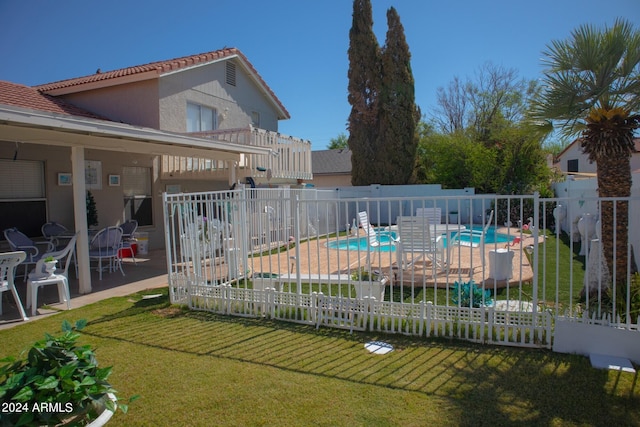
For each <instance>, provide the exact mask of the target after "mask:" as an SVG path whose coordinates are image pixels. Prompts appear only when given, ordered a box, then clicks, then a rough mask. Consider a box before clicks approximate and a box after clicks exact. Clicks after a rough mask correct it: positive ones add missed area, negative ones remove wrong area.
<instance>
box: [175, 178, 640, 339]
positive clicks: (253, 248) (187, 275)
mask: <svg viewBox="0 0 640 427" xmlns="http://www.w3.org/2000/svg"><path fill="white" fill-rule="evenodd" d="M607 201H612V199H595V200H589V201H588V202H589V205H590V206H595V209H596V210H595V211H594V212H586V211H585V212H574V211H571V212H567V210H566V208H565V207H566V206H574V205H575V200H571V199H569V198H554V199H542V198H540V197H538V195H530V196H498V195H473V194H466V195H456V196H440V197H438V196H429V197H380V198H375V197H371V198H351V197H344V196H343V195H341V194H340V192H338V191H331V190H326V191H325V190H316V189H288V188H284V189H282V188H278V189H255V188H254V189H238V190H233V191H223V192H207V193H190V194H165V196H164V204H165V230H166V247H167V262H168V269H169V272H170V273H169V286H170V295H171V301H172V302H174V303H180V304H186V305H188V306H189V307H190V308H192V309H195V310H206V311H212V312H216V313H224V314H228V315H236V316H252V317H268V318H272V319H280V320H286V321H291V322H300V323H306V324H310V325H316V326H318V327H320V326H331V327H340V328H348V329H350V330H372V331H380V332H394V333H403V334H411V335H419V336H425V337H432V336H443V337H457V338H462V339H466V340H471V341H475V342H483V343H491V344H501V345H517V346H528V347H547V348H551V346H552V342H553V338H554V325H555V323H556V322H557V321H558V319H562V320H571V321H579V322H583V323H585V322H586V323H589V324H597V325H608V326H611V327H615V328H617V329H625V330H630V331H637V330H638V326H637V324H638V313H637V312H634V306H633V305H631V304H629V303H628V301H630V300H632V299H633V298H634V295H633V293H634V292H638V288H640V284H638V285H637V286H636V288H632V287H631V286H630V285H629V286H627V287H626V288H625V289H620V288H617V287H615V286H610V285H609V284H610V283H611V281H612V280H613V283H616V281H618V282H619V280H617V279H618V277H616V274H619V273H617V272H615V271H614V272H608V271H607V268H606V263H604V261H603V254H602V250H601V245H600V244H599V241H598V240H597V239H596V237H597V236H596V233H597V230H596V229H595V227H598V230H599V229H600V228H599V227H600V226H599V224H598V223H596V222H595V221H592V219H594V218H595V219H597V218H598V214H599V213H600V212H601V211H602V208H603V203H606V202H607ZM617 202H625V203H626V204H629V206H630V209H629V211H630V212H634V211H635V212H637V211H638V208H640V200H638V199H637V198H636V199H620V200H617ZM582 203H584V200H583V201H582ZM580 206H582V205H580ZM614 206H615V208H614V209H615V210H616V211H615V213H617V210H618V209H620V208H619V206H623V205H622V204H620V203H616V204H615V205H614ZM574 210H575V209H574ZM424 211H429V212H431V214H433V213H434V212H435V213H437V215H439V216H440V218H439V221H438V218H437V216H436V217H431V218H430V221H429V224H430V226H431V227H433V228H432V230H433V233H431V235H430V236H429V235H428V234H427V236H424V235H422V238H424V239H428V238H429V239H432V240H438V241H440V240H442V242H445V243H443V247H444V249H443V250H441V251H440V252H438V251H436V252H434V253H435V256H436V257H437V256H440V257H441V259H440V261H442V266H440V263H439V262H437V261H439V260H438V259H437V258H434V257H433V256H431V257H430V256H429V255H430V254H429V253H408V252H407V251H406V250H404V249H406V248H403V246H402V242H403V238H404V239H406V238H407V236H404V237H403V236H401V235H398V234H399V233H398V232H399V231H400V230H398V228H397V224H398V219H399V218H405V217H414V218H415V217H416V214H417V213H418V212H424ZM359 212H366V213H367V216H368V220H369V222H370V224H371V226H372V227H373V229H374V230H375V233H376V235H375V236H365V235H364V233H363V231H364V230H363V228H362V227H361V226H360V223H359V220H358V218H359V216H358V213H359ZM592 217H593V218H592ZM586 219H588V221H587V220H586ZM420 221H426V220H424V219H420ZM614 221H615V222H617V221H616V220H615V216H614ZM434 222H440V224H439V225H437V226H436V224H433V223H434ZM592 223H593V224H592ZM629 226H630V227H632V228H633V227H638V221H637V218H635V219H634V218H633V216H632V215H630V216H629ZM472 230H473V231H472ZM613 230H614V232H613V236H612V237H613V239H614V242H617V241H618V239H621V238H624V237H623V236H622V235H620V233H619V232H618V231H616V230H618V227H617V224H616V223H614V226H613ZM472 232H473V233H474V235H475V236H474V238H475V239H479V238H480V236H483V238H484V239H485V240H484V241H483V242H480V243H478V242H477V240H476V244H471V243H469V242H458V244H455V245H454V244H452V242H455V241H456V240H460V239H459V237H463V236H465V235H470V234H471V233H472ZM483 232H484V233H485V234H482V233H483ZM629 235H631V236H635V234H633V233H631V232H630V233H629ZM414 237H415V236H414ZM581 238H582V239H581ZM471 240H473V239H471ZM481 243H484V245H483V244H481ZM638 244H639V242H637V241H634V239H633V238H631V239H629V241H628V242H627V243H626V246H625V247H626V248H627V252H626V257H627V259H632V258H633V256H634V254H633V251H632V246H635V247H636V248H638ZM429 245H433V243H432V242H426V241H425V242H424V246H425V247H427V246H429ZM474 246H476V247H474ZM337 247H342V248H343V249H337ZM567 248H568V249H567ZM426 252H428V251H426ZM421 255H426V256H421ZM431 255H433V254H431ZM620 256H621V255H620V253H616V261H620ZM631 266H632V263H628V268H627V269H626V270H625V271H626V283H627V284H631V282H632V280H631V279H632V274H631V271H632V267H631ZM618 271H619V270H618ZM363 273H367V274H368V276H367V277H363V276H362V274H363ZM584 289H589V290H590V295H591V298H584V297H582V298H581V294H583V293H584V292H582V291H583V290H584Z"/></svg>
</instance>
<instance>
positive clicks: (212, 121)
mask: <svg viewBox="0 0 640 427" xmlns="http://www.w3.org/2000/svg"><path fill="white" fill-rule="evenodd" d="M217 128H218V120H217V113H216V110H215V109H214V108H209V107H205V106H203V105H198V104H192V103H190V102H187V132H202V131H206V130H216V129H217Z"/></svg>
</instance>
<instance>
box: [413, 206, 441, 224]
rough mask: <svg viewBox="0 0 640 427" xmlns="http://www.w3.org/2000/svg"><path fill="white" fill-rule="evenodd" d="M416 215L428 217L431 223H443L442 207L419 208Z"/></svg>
mask: <svg viewBox="0 0 640 427" xmlns="http://www.w3.org/2000/svg"><path fill="white" fill-rule="evenodd" d="M416 216H417V217H425V218H427V219H428V220H429V224H431V225H437V224H442V209H441V208H417V209H416Z"/></svg>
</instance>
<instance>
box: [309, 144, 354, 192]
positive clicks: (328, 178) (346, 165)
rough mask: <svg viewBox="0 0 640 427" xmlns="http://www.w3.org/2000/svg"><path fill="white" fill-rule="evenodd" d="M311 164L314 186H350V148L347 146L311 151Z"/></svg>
mask: <svg viewBox="0 0 640 427" xmlns="http://www.w3.org/2000/svg"><path fill="white" fill-rule="evenodd" d="M311 164H312V167H313V169H312V171H313V181H312V183H313V185H314V186H315V187H317V188H327V187H348V186H351V150H349V149H348V148H340V149H334V150H320V151H312V152H311Z"/></svg>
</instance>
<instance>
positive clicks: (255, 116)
mask: <svg viewBox="0 0 640 427" xmlns="http://www.w3.org/2000/svg"><path fill="white" fill-rule="evenodd" d="M251 124H252V125H253V126H254V127H257V128H259V127H260V113H258V112H257V111H252V112H251Z"/></svg>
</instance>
